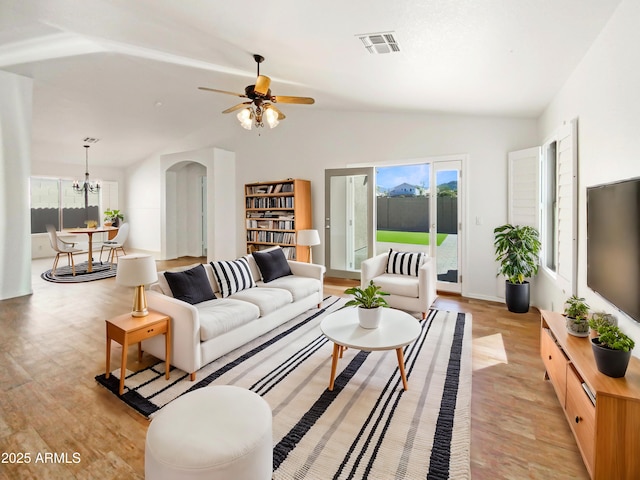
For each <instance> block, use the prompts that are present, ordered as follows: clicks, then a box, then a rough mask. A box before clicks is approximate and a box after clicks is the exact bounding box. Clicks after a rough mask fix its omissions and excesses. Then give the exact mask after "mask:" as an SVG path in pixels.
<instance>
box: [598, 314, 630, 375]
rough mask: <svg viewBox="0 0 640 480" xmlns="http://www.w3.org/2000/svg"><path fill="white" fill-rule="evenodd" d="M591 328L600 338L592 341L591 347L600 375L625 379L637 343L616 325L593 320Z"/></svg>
mask: <svg viewBox="0 0 640 480" xmlns="http://www.w3.org/2000/svg"><path fill="white" fill-rule="evenodd" d="M589 326H590V327H591V328H593V329H594V330H597V332H598V336H597V337H596V338H592V339H591V347H592V348H593V356H594V358H595V360H596V366H597V367H598V370H599V371H600V373H604V374H605V375H607V376H609V377H613V378H620V377H624V375H625V373H627V367H628V366H629V360H630V359H631V350H633V347H634V346H635V342H634V341H633V340H632V339H631V338H630V337H628V336H627V335H625V334H624V333H623V332H622V330H620V328H619V327H617V326H615V325H610V324H608V323H605V322H598V321H597V320H593V319H592V320H590V321H589Z"/></svg>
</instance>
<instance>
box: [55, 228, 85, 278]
mask: <svg viewBox="0 0 640 480" xmlns="http://www.w3.org/2000/svg"><path fill="white" fill-rule="evenodd" d="M47 233H48V234H49V242H50V243H51V248H53V250H54V251H55V252H57V253H56V258H55V259H54V260H53V268H52V269H51V276H53V277H55V275H56V268H57V267H58V260H60V255H66V256H67V263H68V264H69V265H70V266H71V271H72V273H73V275H74V276H75V274H76V265H75V263H74V261H73V254H74V253H80V252H82V250H81V249H79V248H75V246H76V244H75V243H71V242H65V241H64V240H62V239H60V238H59V237H58V232H56V228H55V227H54V226H53V225H47Z"/></svg>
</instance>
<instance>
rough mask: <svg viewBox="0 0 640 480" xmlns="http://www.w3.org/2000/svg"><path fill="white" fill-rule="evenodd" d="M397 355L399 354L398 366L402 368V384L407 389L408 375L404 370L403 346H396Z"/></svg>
mask: <svg viewBox="0 0 640 480" xmlns="http://www.w3.org/2000/svg"><path fill="white" fill-rule="evenodd" d="M396 355H397V356H398V367H399V368H400V376H401V377H402V385H403V386H404V389H405V390H408V389H409V387H408V386H407V375H406V374H405V372H404V355H403V353H402V347H401V348H396Z"/></svg>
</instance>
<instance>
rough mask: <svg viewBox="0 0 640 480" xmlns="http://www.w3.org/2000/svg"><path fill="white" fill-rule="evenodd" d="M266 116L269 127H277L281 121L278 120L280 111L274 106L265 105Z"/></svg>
mask: <svg viewBox="0 0 640 480" xmlns="http://www.w3.org/2000/svg"><path fill="white" fill-rule="evenodd" d="M264 115H265V117H267V124H268V125H269V128H275V127H277V126H278V124H279V123H280V120H278V112H276V111H275V110H274V109H273V108H270V107H265V113H264Z"/></svg>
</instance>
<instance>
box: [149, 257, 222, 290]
mask: <svg viewBox="0 0 640 480" xmlns="http://www.w3.org/2000/svg"><path fill="white" fill-rule="evenodd" d="M198 265H202V264H201V263H192V264H190V265H182V266H180V267H174V268H171V269H168V270H166V271H164V272H158V281H157V282H156V283H153V284H151V285H149V290H155V291H156V292H160V293H162V294H164V295H166V296H168V297H173V293H172V292H171V287H169V284H168V283H167V279H166V278H165V277H164V274H165V273H166V272H184V271H185V270H191V269H192V268H195V267H197V266H198ZM207 275H208V274H207ZM209 280H211V278H210V279H209Z"/></svg>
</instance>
